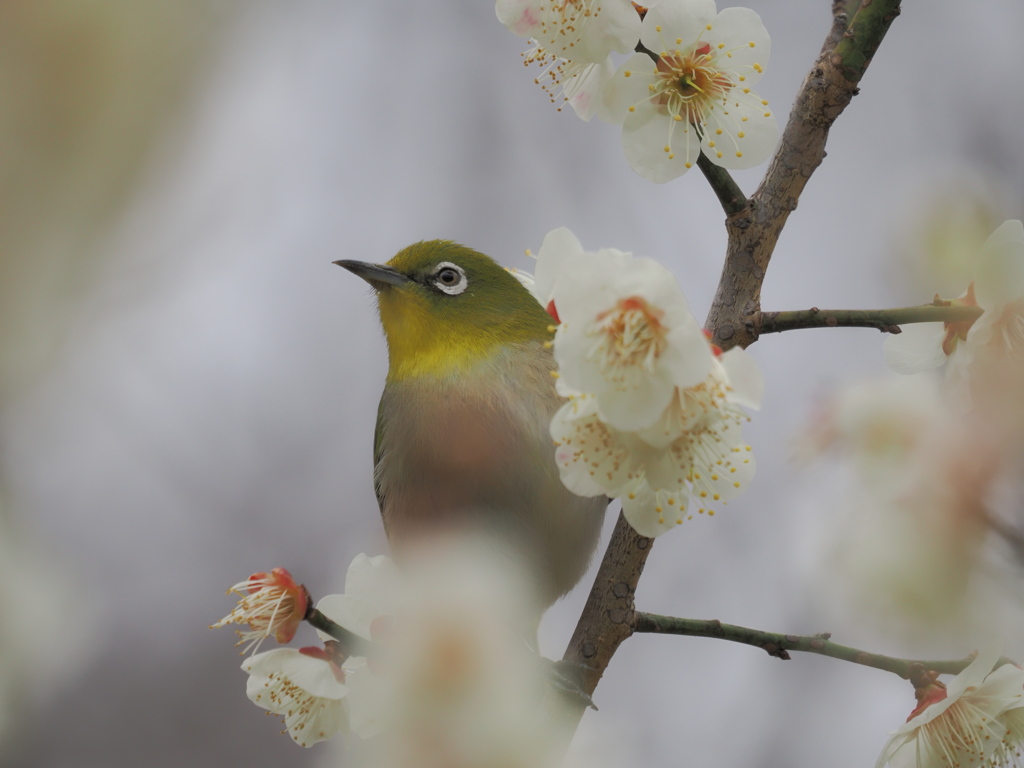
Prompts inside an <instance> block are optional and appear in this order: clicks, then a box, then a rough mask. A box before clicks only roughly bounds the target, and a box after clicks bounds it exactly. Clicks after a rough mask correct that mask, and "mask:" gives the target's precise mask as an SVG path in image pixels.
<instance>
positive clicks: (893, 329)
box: [752, 304, 982, 334]
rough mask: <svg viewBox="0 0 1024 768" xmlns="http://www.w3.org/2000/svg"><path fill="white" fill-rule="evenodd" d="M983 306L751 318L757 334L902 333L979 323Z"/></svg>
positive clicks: (800, 312)
mask: <svg viewBox="0 0 1024 768" xmlns="http://www.w3.org/2000/svg"><path fill="white" fill-rule="evenodd" d="M981 312H982V310H981V308H980V307H963V306H955V305H946V306H943V305H937V304H923V305H921V306H919V307H898V308H896V309H818V308H817V307H811V308H810V309H800V310H796V311H793V312H759V313H758V314H757V315H755V316H754V317H753V318H752V322H753V325H754V328H755V329H756V331H757V333H758V334H762V333H779V332H781V331H793V330H796V329H798V328H838V327H858V328H877V329H878V330H880V331H885V332H888V333H899V332H900V326H901V325H903V324H904V323H957V322H964V321H971V320H976V319H977V318H978V317H979V316H980V315H981Z"/></svg>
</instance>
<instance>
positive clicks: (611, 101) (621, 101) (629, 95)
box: [604, 53, 658, 123]
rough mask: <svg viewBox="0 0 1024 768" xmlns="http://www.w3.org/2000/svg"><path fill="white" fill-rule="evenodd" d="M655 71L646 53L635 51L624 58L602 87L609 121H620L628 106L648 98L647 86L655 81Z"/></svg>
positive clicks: (635, 105) (623, 117) (656, 70)
mask: <svg viewBox="0 0 1024 768" xmlns="http://www.w3.org/2000/svg"><path fill="white" fill-rule="evenodd" d="M657 72H658V69H657V67H655V65H654V62H653V61H651V58H650V57H649V56H647V54H644V53H635V54H633V55H632V56H630V57H629V58H628V59H626V61H625V63H624V64H623V65H622V66H620V67H619V68H618V69H617V70H616V71H615V74H614V75H612V77H611V79H610V80H609V81H608V82H607V83H606V84H605V87H604V102H605V106H606V108H607V110H608V115H609V118H610V120H609V122H614V123H621V122H622V121H623V120H624V119H625V118H626V115H627V114H628V113H629V108H630V107H637V106H638V105H640V104H645V103H647V102H648V101H649V100H650V98H651V89H650V87H649V86H651V85H652V84H654V83H655V82H656V81H657ZM627 73H628V74H627Z"/></svg>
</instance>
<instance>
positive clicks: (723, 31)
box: [704, 8, 772, 85]
mask: <svg viewBox="0 0 1024 768" xmlns="http://www.w3.org/2000/svg"><path fill="white" fill-rule="evenodd" d="M704 39H705V40H707V41H708V42H709V43H710V44H711V47H712V51H715V50H721V53H720V54H719V55H718V56H716V61H715V63H716V64H717V65H718V67H719V68H720V69H722V70H724V71H726V72H739V73H740V74H743V75H744V76H746V78H747V80H746V84H747V85H753V84H754V83H755V82H757V80H758V79H759V78H760V76H761V73H760V72H757V71H756V70H752V71H750V72H749V73H748V72H746V68H747V67H749V66H752V65H753V64H758V65H760V67H761V68H763V67H764V66H765V65H767V64H768V59H769V57H770V56H771V52H772V41H771V38H770V37H769V36H768V30H767V29H765V28H764V23H763V22H762V21H761V17H760V16H758V15H757V13H756V12H754V11H752V10H751V9H749V8H724V9H722V12H721V13H719V14H718V17H717V18H715V20H714V21H713V22H711V30H710V31H709V32H708V33H706V34H705V35H704ZM751 43H753V45H751ZM719 44H722V45H724V46H725V47H724V48H722V49H718V45H719Z"/></svg>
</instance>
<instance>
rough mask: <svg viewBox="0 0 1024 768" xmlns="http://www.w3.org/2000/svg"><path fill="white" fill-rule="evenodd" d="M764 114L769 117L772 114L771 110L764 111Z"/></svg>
mask: <svg viewBox="0 0 1024 768" xmlns="http://www.w3.org/2000/svg"><path fill="white" fill-rule="evenodd" d="M764 116H765V117H771V116H772V113H771V112H765V113H764Z"/></svg>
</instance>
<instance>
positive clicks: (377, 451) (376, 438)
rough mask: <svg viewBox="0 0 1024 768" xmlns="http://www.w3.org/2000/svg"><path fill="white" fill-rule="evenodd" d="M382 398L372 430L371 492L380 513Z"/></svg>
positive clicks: (381, 502) (381, 498) (381, 503)
mask: <svg viewBox="0 0 1024 768" xmlns="http://www.w3.org/2000/svg"><path fill="white" fill-rule="evenodd" d="M383 413H384V397H383V395H382V396H381V399H380V403H378V404H377V426H376V427H375V428H374V430H373V492H374V493H375V494H376V495H377V506H378V507H380V510H381V512H383V511H384V490H383V488H382V487H381V481H380V471H381V465H380V461H381V457H382V454H383V449H382V447H381V433H382V432H383V431H384V420H383Z"/></svg>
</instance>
